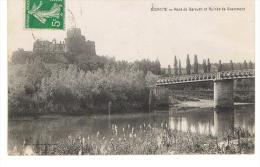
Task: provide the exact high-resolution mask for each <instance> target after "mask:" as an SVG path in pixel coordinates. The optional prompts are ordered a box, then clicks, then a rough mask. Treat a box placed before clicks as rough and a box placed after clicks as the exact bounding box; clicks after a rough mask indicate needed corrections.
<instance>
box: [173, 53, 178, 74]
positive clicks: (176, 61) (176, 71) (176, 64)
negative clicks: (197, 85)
mask: <svg viewBox="0 0 260 167" xmlns="http://www.w3.org/2000/svg"><path fill="white" fill-rule="evenodd" d="M173 68H174V75H178V60H177V58H176V56H174V66H173Z"/></svg>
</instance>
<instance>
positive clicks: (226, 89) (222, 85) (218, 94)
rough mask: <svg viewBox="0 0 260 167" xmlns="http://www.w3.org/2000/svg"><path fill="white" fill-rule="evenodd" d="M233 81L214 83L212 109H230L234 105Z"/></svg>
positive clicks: (217, 81)
mask: <svg viewBox="0 0 260 167" xmlns="http://www.w3.org/2000/svg"><path fill="white" fill-rule="evenodd" d="M233 87H234V80H233V79H230V80H216V81H214V107H215V108H230V107H233V105H234V98H233Z"/></svg>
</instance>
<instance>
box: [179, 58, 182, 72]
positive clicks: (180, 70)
mask: <svg viewBox="0 0 260 167" xmlns="http://www.w3.org/2000/svg"><path fill="white" fill-rule="evenodd" d="M179 75H182V69H181V60H180V59H179Z"/></svg>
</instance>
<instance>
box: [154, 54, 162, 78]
mask: <svg viewBox="0 0 260 167" xmlns="http://www.w3.org/2000/svg"><path fill="white" fill-rule="evenodd" d="M154 64H155V70H154V72H155V74H157V75H160V74H161V63H160V61H159V60H158V58H157V59H156V60H155V63H154Z"/></svg>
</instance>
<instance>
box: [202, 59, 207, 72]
mask: <svg viewBox="0 0 260 167" xmlns="http://www.w3.org/2000/svg"><path fill="white" fill-rule="evenodd" d="M202 68H203V72H204V73H207V64H206V60H205V59H203V63H202Z"/></svg>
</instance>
